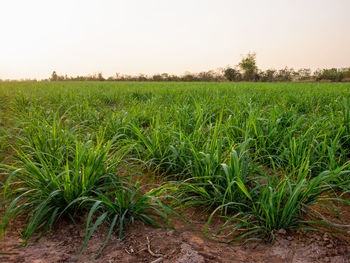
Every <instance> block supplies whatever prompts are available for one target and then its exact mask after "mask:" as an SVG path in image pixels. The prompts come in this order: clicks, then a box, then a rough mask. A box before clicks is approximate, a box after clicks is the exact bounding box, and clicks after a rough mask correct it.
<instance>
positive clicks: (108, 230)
mask: <svg viewBox="0 0 350 263" xmlns="http://www.w3.org/2000/svg"><path fill="white" fill-rule="evenodd" d="M349 103H350V83H278V82H276V83H254V82H250V83H249V82H246V83H245V82H241V83H229V82H221V83H212V82H211V83H209V82H38V83H36V82H7V83H6V82H3V83H1V82H0V163H1V165H0V169H1V174H0V187H1V189H0V191H1V203H0V204H1V208H0V209H1V210H0V220H1V221H0V238H1V240H2V241H0V242H1V243H0V244H2V245H1V246H0V262H10V261H11V260H12V261H14V262H71V261H72V260H77V261H78V262H153V261H154V262H348V261H346V260H348V259H349V258H350V237H349V231H350V228H349V226H350V206H349V204H350V194H349V191H350V176H349V175H350V105H349ZM39 238H40V239H39ZM22 243H23V244H25V245H27V246H26V247H21V248H19V247H18V245H19V244H22ZM1 247H2V248H1ZM24 255H26V258H27V260H28V261H25V260H23V261H20V259H21V257H24ZM95 258H96V259H95ZM40 259H42V260H44V261H34V260H40ZM1 260H3V261H1ZM16 260H17V261H16ZM45 260H46V261H45ZM156 260H158V261H156ZM190 260H192V261H190ZM235 260H236V261H235ZM337 260H338V261H337Z"/></svg>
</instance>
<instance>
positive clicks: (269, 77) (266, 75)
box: [259, 69, 276, 82]
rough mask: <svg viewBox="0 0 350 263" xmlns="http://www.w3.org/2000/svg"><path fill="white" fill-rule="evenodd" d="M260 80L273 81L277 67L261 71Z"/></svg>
mask: <svg viewBox="0 0 350 263" xmlns="http://www.w3.org/2000/svg"><path fill="white" fill-rule="evenodd" d="M259 75H260V80H261V81H263V82H272V81H274V80H275V77H276V70H275V69H267V70H265V71H262V72H260V74H259Z"/></svg>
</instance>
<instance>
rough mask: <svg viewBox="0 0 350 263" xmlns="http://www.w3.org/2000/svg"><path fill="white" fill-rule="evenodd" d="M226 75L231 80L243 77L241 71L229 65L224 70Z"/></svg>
mask: <svg viewBox="0 0 350 263" xmlns="http://www.w3.org/2000/svg"><path fill="white" fill-rule="evenodd" d="M224 76H225V78H226V79H227V80H229V81H239V80H240V78H241V73H239V71H238V70H236V69H234V68H230V67H228V68H227V69H225V71H224Z"/></svg>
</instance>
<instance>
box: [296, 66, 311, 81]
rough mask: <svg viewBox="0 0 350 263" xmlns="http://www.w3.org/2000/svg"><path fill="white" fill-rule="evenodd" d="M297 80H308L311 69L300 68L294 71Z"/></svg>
mask: <svg viewBox="0 0 350 263" xmlns="http://www.w3.org/2000/svg"><path fill="white" fill-rule="evenodd" d="M295 75H296V79H297V80H310V79H311V69H309V68H302V69H299V70H298V71H297V72H295Z"/></svg>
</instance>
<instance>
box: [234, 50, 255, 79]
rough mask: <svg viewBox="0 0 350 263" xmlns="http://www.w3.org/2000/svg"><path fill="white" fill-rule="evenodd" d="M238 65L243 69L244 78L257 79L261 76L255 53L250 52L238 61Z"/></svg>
mask: <svg viewBox="0 0 350 263" xmlns="http://www.w3.org/2000/svg"><path fill="white" fill-rule="evenodd" d="M238 66H239V67H240V69H241V71H242V74H243V79H244V80H247V81H255V80H257V79H258V78H259V74H258V67H257V65H256V54H255V53H248V54H247V55H246V56H245V57H243V58H242V60H241V62H239V63H238Z"/></svg>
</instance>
